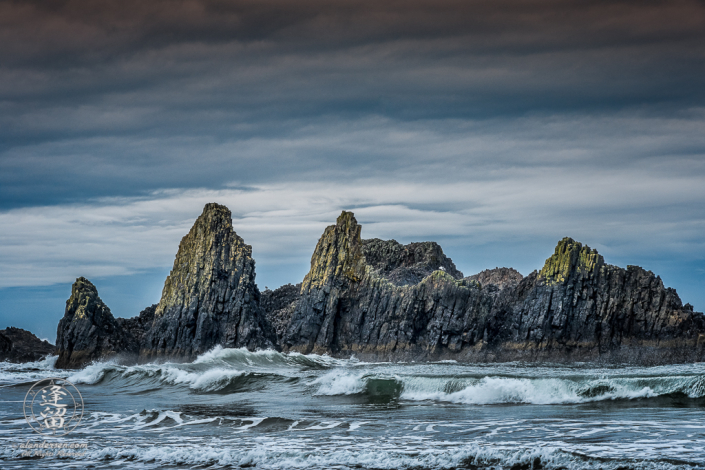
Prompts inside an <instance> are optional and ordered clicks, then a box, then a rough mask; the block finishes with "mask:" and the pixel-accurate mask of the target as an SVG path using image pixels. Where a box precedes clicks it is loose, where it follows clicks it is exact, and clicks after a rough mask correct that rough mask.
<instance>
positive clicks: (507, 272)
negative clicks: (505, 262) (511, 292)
mask: <svg viewBox="0 0 705 470" xmlns="http://www.w3.org/2000/svg"><path fill="white" fill-rule="evenodd" d="M467 279H469V280H471V281H477V282H479V283H480V285H481V286H483V287H489V286H496V288H497V290H502V289H504V288H506V287H516V286H517V284H519V283H520V282H521V280H522V279H524V276H522V275H521V274H520V273H519V271H517V270H516V269H513V268H495V269H485V270H484V271H481V272H479V273H478V274H473V275H472V276H468V277H467Z"/></svg>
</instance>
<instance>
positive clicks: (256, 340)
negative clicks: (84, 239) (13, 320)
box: [0, 204, 705, 367]
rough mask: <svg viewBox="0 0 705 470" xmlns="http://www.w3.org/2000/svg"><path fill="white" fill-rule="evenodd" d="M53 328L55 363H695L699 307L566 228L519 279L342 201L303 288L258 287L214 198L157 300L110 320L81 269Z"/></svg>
mask: <svg viewBox="0 0 705 470" xmlns="http://www.w3.org/2000/svg"><path fill="white" fill-rule="evenodd" d="M57 338H58V339H57V346H58V347H59V350H60V358H59V359H60V360H59V361H58V362H57V364H58V366H59V367H79V366H80V365H82V364H84V363H85V362H86V361H88V360H93V359H95V358H105V357H110V356H116V355H121V357H136V356H137V354H139V360H142V361H147V360H151V359H152V358H155V357H168V358H171V359H179V360H189V359H192V358H193V357H194V356H195V355H196V354H200V353H202V352H205V351H207V350H208V349H210V348H212V347H213V346H215V345H222V346H223V347H246V348H248V349H250V350H253V349H258V348H274V349H281V350H284V351H297V352H301V353H319V354H331V355H334V356H349V355H351V354H355V355H356V356H357V357H359V358H361V359H371V360H402V359H403V360H410V359H413V360H436V359H456V360H461V361H508V360H530V361H531V360H550V361H554V362H558V361H575V360H580V361H584V360H590V361H593V360H597V361H612V362H615V361H630V362H635V363H648V364H651V363H669V362H681V361H691V360H703V359H705V319H704V317H703V314H702V313H697V312H693V309H692V307H691V306H690V305H689V304H686V305H685V306H683V305H682V303H681V300H680V298H679V297H678V295H677V294H676V292H675V290H673V289H670V288H666V287H664V285H663V282H662V281H661V279H660V278H659V277H658V276H655V275H654V274H653V273H651V272H650V271H646V270H643V269H641V268H639V267H636V266H628V267H627V268H626V269H623V268H619V267H617V266H612V265H608V264H606V263H605V262H604V259H603V258H602V256H600V255H599V254H598V253H597V251H595V250H592V249H590V248H589V247H587V246H584V245H582V244H581V243H578V242H576V241H574V240H572V239H570V238H565V239H563V240H561V241H560V242H559V243H558V245H557V247H556V249H555V252H554V254H553V255H552V256H550V257H549V258H548V259H547V260H546V263H545V264H544V266H543V268H542V269H541V270H540V271H534V272H533V273H531V274H529V275H528V276H526V277H523V276H522V275H521V274H520V273H518V272H517V271H516V270H514V269H511V268H496V269H492V270H485V271H482V272H481V273H478V274H475V275H473V276H469V277H463V274H462V273H461V272H460V271H458V270H457V268H456V267H455V265H454V263H453V262H452V260H450V258H448V257H447V256H445V254H444V253H443V250H442V249H441V247H440V246H439V245H438V244H436V243H433V242H423V243H411V244H408V245H402V244H400V243H398V242H396V241H395V240H389V241H384V240H379V239H370V240H364V239H362V237H361V226H360V225H359V224H358V223H357V221H356V219H355V217H354V215H353V214H352V213H351V212H345V211H344V212H343V213H342V214H341V215H340V217H338V219H337V221H336V224H335V225H332V226H329V227H327V228H326V229H325V230H324V232H323V235H322V236H321V238H320V240H319V241H318V244H317V245H316V248H315V250H314V253H313V256H312V258H311V268H310V271H309V273H308V274H307V275H306V276H305V278H304V280H303V282H302V283H301V284H298V285H291V284H288V285H285V286H282V287H280V288H278V289H275V290H273V291H272V290H269V289H267V290H265V291H264V292H263V293H260V292H259V290H258V288H257V286H256V284H255V271H254V260H253V259H252V249H251V247H250V246H249V245H246V244H245V243H244V241H243V240H242V238H240V237H239V236H237V234H236V233H235V232H234V231H233V228H232V220H231V215H230V212H229V211H228V210H227V208H225V207H224V206H219V205H217V204H208V205H206V207H205V208H204V211H203V214H201V216H200V217H199V218H198V219H197V220H196V222H195V224H194V226H193V228H192V229H191V230H190V232H189V233H188V234H187V235H186V236H185V237H184V238H183V240H182V241H181V244H180V246H179V251H178V253H177V255H176V260H175V262H174V267H173V269H172V271H171V274H170V275H169V277H168V278H167V280H166V282H165V285H164V290H163V292H162V297H161V300H160V302H159V304H155V305H153V306H152V307H148V308H147V309H145V310H144V311H143V312H141V313H140V315H139V316H138V317H135V318H131V319H114V318H113V317H112V314H110V310H109V309H108V308H107V306H105V305H104V304H103V303H102V301H100V298H99V297H98V295H97V291H96V290H95V286H93V285H92V284H90V282H88V281H87V280H85V279H83V278H79V279H78V280H77V282H76V284H74V287H73V290H72V295H71V298H70V299H69V301H67V308H66V313H65V316H64V318H63V319H62V321H61V322H60V324H59V332H58V335H57ZM3 347H4V346H3V342H2V338H1V337H0V350H1V349H2V348H3Z"/></svg>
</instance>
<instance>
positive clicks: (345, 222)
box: [303, 211, 365, 289]
mask: <svg viewBox="0 0 705 470" xmlns="http://www.w3.org/2000/svg"><path fill="white" fill-rule="evenodd" d="M361 229H362V227H361V226H360V225H358V223H357V220H355V215H354V214H353V213H352V212H346V211H343V212H342V213H341V214H340V216H339V217H338V220H336V223H335V225H331V226H329V227H326V229H325V231H324V232H323V235H322V236H321V238H320V240H318V244H317V245H316V249H315V251H314V252H313V256H312V257H311V270H310V271H309V273H308V274H307V275H306V277H305V278H304V282H303V289H308V288H310V287H314V286H321V285H322V284H324V283H326V282H328V281H331V280H332V279H334V278H340V279H343V278H344V279H348V280H351V281H359V280H360V279H362V276H363V275H364V273H365V258H364V256H363V254H362V239H361V237H360V231H361Z"/></svg>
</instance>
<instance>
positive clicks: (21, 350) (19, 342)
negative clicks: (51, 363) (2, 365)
mask: <svg viewBox="0 0 705 470" xmlns="http://www.w3.org/2000/svg"><path fill="white" fill-rule="evenodd" d="M52 354H56V347H54V345H53V344H51V343H49V342H48V341H42V340H41V339H39V338H37V337H36V336H35V335H34V334H32V333H30V332H29V331H27V330H23V329H22V328H15V327H13V326H11V327H9V328H5V329H4V330H0V361H9V362H31V361H39V360H41V359H43V358H45V357H46V356H49V355H52Z"/></svg>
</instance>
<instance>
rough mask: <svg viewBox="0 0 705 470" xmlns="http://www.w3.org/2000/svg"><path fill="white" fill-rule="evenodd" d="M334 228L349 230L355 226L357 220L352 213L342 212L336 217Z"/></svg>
mask: <svg viewBox="0 0 705 470" xmlns="http://www.w3.org/2000/svg"><path fill="white" fill-rule="evenodd" d="M335 225H336V226H338V227H340V228H351V227H356V226H357V219H356V218H355V214H353V213H352V212H347V211H343V212H341V213H340V215H339V216H338V220H336V223H335Z"/></svg>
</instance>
